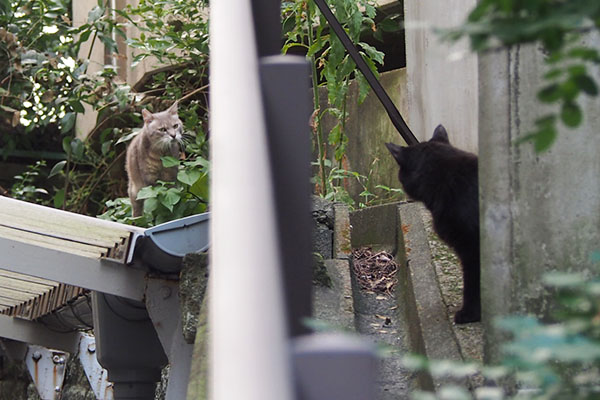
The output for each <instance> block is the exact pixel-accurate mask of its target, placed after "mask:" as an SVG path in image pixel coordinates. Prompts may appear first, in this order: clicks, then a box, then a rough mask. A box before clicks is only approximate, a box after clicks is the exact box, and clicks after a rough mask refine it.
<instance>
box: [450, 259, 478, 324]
mask: <svg viewBox="0 0 600 400" xmlns="http://www.w3.org/2000/svg"><path fill="white" fill-rule="evenodd" d="M461 262H462V267H463V283H464V285H463V306H462V309H460V310H459V311H457V312H456V314H454V322H456V323H457V324H467V323H469V322H478V321H481V289H480V284H481V282H480V265H479V253H478V254H477V255H473V256H472V257H465V258H462V259H461Z"/></svg>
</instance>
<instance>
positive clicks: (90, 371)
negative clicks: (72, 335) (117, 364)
mask: <svg viewBox="0 0 600 400" xmlns="http://www.w3.org/2000/svg"><path fill="white" fill-rule="evenodd" d="M78 358H79V362H80V363H81V365H82V366H83V370H84V372H85V376H86V377H87V378H88V381H89V382H90V386H91V387H92V391H93V392H94V395H95V396H96V398H97V399H99V400H112V399H113V384H112V382H109V381H108V371H107V370H106V369H104V368H102V366H101V365H100V364H99V363H98V359H97V358H96V338H95V337H94V336H93V335H90V334H87V333H82V334H81V340H80V342H79V355H78Z"/></svg>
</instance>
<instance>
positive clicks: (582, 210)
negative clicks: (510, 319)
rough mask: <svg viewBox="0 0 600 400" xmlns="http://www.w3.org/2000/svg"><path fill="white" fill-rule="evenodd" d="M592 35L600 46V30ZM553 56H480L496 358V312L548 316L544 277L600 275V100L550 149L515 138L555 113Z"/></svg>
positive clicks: (483, 186)
mask: <svg viewBox="0 0 600 400" xmlns="http://www.w3.org/2000/svg"><path fill="white" fill-rule="evenodd" d="M586 41H587V42H588V43H590V44H591V43H593V44H594V46H596V47H600V38H599V37H598V35H596V36H593V37H588V38H587V39H586ZM543 57H544V54H543V51H542V49H540V48H537V47H533V46H527V47H516V48H513V49H512V50H510V51H504V52H498V53H493V54H489V55H486V56H485V57H482V58H481V59H480V65H479V85H480V95H479V104H480V114H479V120H480V136H479V139H480V157H479V168H480V170H479V177H480V178H479V180H480V218H481V254H482V306H483V321H484V324H485V326H486V358H487V359H488V360H492V361H493V360H497V359H498V350H499V349H498V347H499V344H501V343H502V339H503V337H502V335H501V334H500V332H498V331H497V330H495V329H494V326H493V324H492V321H493V319H494V318H495V317H498V316H502V315H506V314H509V313H533V314H537V315H544V314H546V313H547V311H548V309H549V307H550V306H551V304H552V301H551V300H552V299H551V297H550V296H548V294H547V293H546V292H545V291H544V289H543V285H542V276H543V275H544V273H546V272H548V271H552V270H563V271H584V272H586V273H588V274H589V275H591V274H597V273H598V265H597V264H594V261H593V260H592V257H591V254H592V252H593V251H597V250H598V243H600V229H598V227H600V180H598V176H600V157H598V152H599V150H600V135H598V132H599V127H600V114H598V110H599V109H600V98H598V97H596V98H589V97H584V98H583V99H581V101H580V102H579V104H580V106H581V107H582V109H583V113H584V123H583V125H582V126H581V127H579V128H578V129H576V130H572V131H570V130H566V129H562V128H561V131H560V133H559V136H558V139H557V141H556V143H555V144H554V145H553V146H552V148H551V149H550V151H548V152H546V153H543V154H536V153H535V152H534V150H533V148H532V147H533V146H531V145H529V144H524V145H515V144H514V142H515V140H516V139H518V138H520V137H522V136H524V135H525V134H527V133H528V132H529V131H530V130H531V129H532V128H533V126H534V121H535V119H536V118H539V117H540V116H543V115H544V114H545V113H547V112H548V111H549V110H548V108H546V107H545V106H542V105H540V104H539V103H538V101H537V99H536V92H537V90H538V89H539V88H540V78H541V75H542V74H543V73H544V72H545V71H544V65H543ZM590 73H591V75H592V76H595V77H598V76H600V74H599V71H598V69H597V68H596V69H595V71H590Z"/></svg>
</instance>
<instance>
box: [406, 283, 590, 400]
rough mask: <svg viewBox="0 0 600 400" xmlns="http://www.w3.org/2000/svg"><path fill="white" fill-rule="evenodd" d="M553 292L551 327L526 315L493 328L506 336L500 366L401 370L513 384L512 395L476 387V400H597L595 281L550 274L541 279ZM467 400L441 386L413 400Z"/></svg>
mask: <svg viewBox="0 0 600 400" xmlns="http://www.w3.org/2000/svg"><path fill="white" fill-rule="evenodd" d="M544 282H545V283H546V285H547V286H548V287H549V288H550V289H551V290H553V291H555V292H556V299H557V302H558V305H559V306H558V309H557V310H556V313H555V316H554V317H555V320H556V322H552V323H543V322H541V321H540V320H539V319H537V318H535V317H531V316H513V317H507V318H503V319H500V320H499V321H498V322H497V326H498V327H499V328H500V329H502V330H504V331H506V332H508V333H510V334H511V335H512V340H510V341H509V342H507V343H506V344H505V345H504V346H503V353H504V360H503V362H502V365H500V366H482V365H480V364H478V363H456V362H450V361H429V360H427V359H425V358H423V357H421V356H414V355H413V356H409V357H406V359H405V365H406V366H407V367H408V368H410V369H413V370H420V371H422V370H427V371H429V373H431V374H432V375H434V376H439V377H456V378H465V377H468V376H471V375H474V374H477V373H478V374H481V375H483V376H484V377H485V378H487V379H489V380H491V381H498V380H505V381H507V382H514V383H516V385H517V389H518V390H517V391H516V393H512V394H511V392H512V391H511V390H503V389H502V388H501V387H480V388H477V389H476V390H475V397H476V398H486V399H539V400H553V399H567V398H572V399H578V400H579V399H582V400H584V399H590V400H591V399H597V398H600V385H599V384H598V383H599V382H600V278H596V279H587V278H586V277H584V276H581V275H577V274H566V273H554V274H550V275H547V276H546V277H545V279H544ZM450 392H451V393H453V394H454V395H455V396H453V397H452V398H456V399H472V398H473V396H472V395H471V394H470V393H469V392H468V391H466V390H465V389H462V388H457V387H446V388H443V389H442V390H441V391H439V392H438V393H437V396H436V395H434V394H432V393H419V394H418V395H417V396H415V398H421V399H437V398H439V399H443V398H448V397H446V396H447V395H448V393H450Z"/></svg>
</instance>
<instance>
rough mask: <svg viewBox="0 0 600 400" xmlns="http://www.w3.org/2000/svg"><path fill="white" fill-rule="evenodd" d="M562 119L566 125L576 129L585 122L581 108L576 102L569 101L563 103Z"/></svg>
mask: <svg viewBox="0 0 600 400" xmlns="http://www.w3.org/2000/svg"><path fill="white" fill-rule="evenodd" d="M560 118H561V119H562V121H563V122H564V124H565V125H567V126H568V127H571V128H575V127H577V126H579V125H580V124H581V121H582V120H583V113H582V112H581V108H580V107H579V105H577V103H575V102H574V101H567V102H565V103H563V106H562V109H561V112H560Z"/></svg>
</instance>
